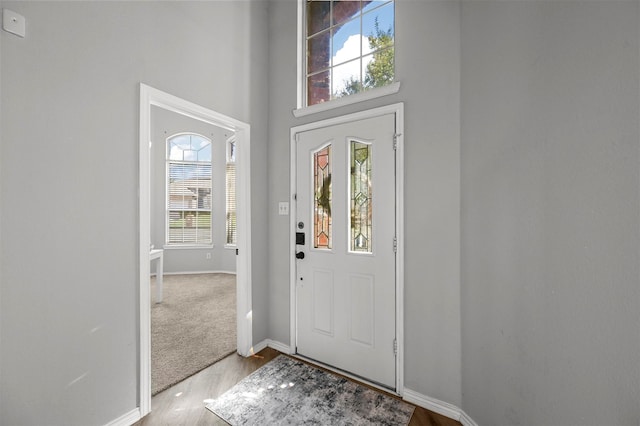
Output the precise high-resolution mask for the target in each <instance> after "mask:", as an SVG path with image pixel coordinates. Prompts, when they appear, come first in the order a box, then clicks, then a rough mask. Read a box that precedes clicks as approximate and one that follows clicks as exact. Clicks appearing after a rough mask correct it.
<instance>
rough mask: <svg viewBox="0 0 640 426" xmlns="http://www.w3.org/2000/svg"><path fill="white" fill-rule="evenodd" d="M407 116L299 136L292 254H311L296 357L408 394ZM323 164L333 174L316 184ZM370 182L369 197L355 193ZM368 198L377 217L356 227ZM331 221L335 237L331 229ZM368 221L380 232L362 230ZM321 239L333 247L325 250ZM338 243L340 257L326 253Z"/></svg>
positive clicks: (299, 269) (299, 267)
mask: <svg viewBox="0 0 640 426" xmlns="http://www.w3.org/2000/svg"><path fill="white" fill-rule="evenodd" d="M402 110H403V108H402V104H396V105H391V106H389V107H382V108H378V109H375V110H370V111H364V112H361V113H357V114H352V115H350V116H344V117H340V118H338V119H332V120H326V121H323V122H319V123H311V124H309V125H305V126H300V127H297V128H294V129H292V170H293V171H294V173H293V174H292V193H293V194H294V199H293V203H292V206H293V208H292V216H291V221H292V235H293V237H292V241H291V245H292V248H291V254H292V256H295V254H296V253H304V258H303V259H300V258H298V259H297V260H295V261H292V263H293V266H292V273H291V280H292V283H291V290H292V333H291V334H292V348H291V350H292V352H293V353H296V354H298V355H301V356H304V357H306V358H309V359H312V360H315V361H318V362H320V363H323V364H326V365H328V366H331V367H334V368H336V369H338V370H341V371H344V372H346V373H348V374H350V375H353V376H356V377H359V378H362V379H364V380H366V381H368V382H370V383H372V384H374V385H379V386H382V387H384V388H387V389H390V390H393V391H395V392H397V393H400V394H401V392H402V383H403V381H402V308H403V303H402V297H403V295H402V290H403V286H402V278H403V262H402V259H403V258H402V244H401V241H402V184H403V182H402V173H401V171H402V150H401V144H400V143H399V142H401V129H402ZM327 147H329V148H327ZM354 148H358V151H356V150H354ZM358 152H360V154H358ZM362 153H364V157H362V158H364V159H365V162H366V161H368V162H369V163H368V164H369V166H370V168H371V172H370V174H369V175H368V179H366V178H365V180H364V181H362V177H360V178H357V177H356V176H358V174H357V173H356V174H353V173H352V172H353V168H354V165H356V166H357V167H359V165H360V164H361V163H355V162H354V158H355V157H357V156H359V155H362ZM367 153H368V154H367ZM318 155H319V157H317V156H318ZM318 158H320V159H322V160H321V161H323V162H322V163H321V164H322V165H324V162H325V161H326V160H324V159H328V160H329V162H330V164H329V165H328V166H327V167H326V168H325V169H324V170H320V172H319V173H320V174H323V173H324V177H322V176H320V177H318V178H316V177H314V172H315V169H314V167H317V164H318V163H316V161H317V159H318ZM362 158H360V160H362ZM318 170H319V169H318ZM397 170H399V171H400V173H398V174H396V171H397ZM327 176H330V188H331V191H330V192H331V203H330V210H331V211H330V215H329V214H327V212H326V211H325V212H324V216H323V214H322V206H321V205H322V201H315V199H316V198H318V199H320V200H322V199H323V198H325V201H324V202H325V204H326V196H327V194H328V193H329V191H326V186H327V185H329V182H325V185H324V186H323V184H322V182H323V180H326V179H327ZM359 176H362V174H361V175H359ZM396 176H397V178H396ZM352 180H353V181H354V182H355V183H354V182H352ZM360 181H362V182H365V183H364V186H365V189H364V192H365V194H364V195H367V197H365V196H363V194H361V193H360V192H359V191H360V190H358V189H354V187H353V185H354V184H355V185H357V184H358V183H357V182H360ZM362 182H361V183H362ZM323 189H324V190H323ZM352 190H353V191H352ZM320 192H323V193H324V195H322V194H320ZM366 192H368V194H366ZM368 196H371V205H370V209H369V210H360V211H359V213H358V215H359V217H361V219H354V216H353V211H352V210H353V209H357V207H355V206H356V204H358V203H362V204H361V205H365V204H366V198H368ZM359 197H362V199H360V198H359ZM319 203H320V204H319ZM327 208H328V207H327V206H326V205H325V210H327ZM316 211H320V212H321V214H320V216H318V217H316V215H315V213H314V212H316ZM363 211H364V212H365V213H364V215H363ZM329 216H330V222H331V225H330V230H329V229H322V228H328V227H329V219H328V218H329ZM322 217H324V220H321V218H322ZM319 218H320V219H319ZM367 218H368V220H369V221H370V223H371V225H372V227H371V228H370V229H367V227H361V226H360V225H358V223H361V222H366V221H367ZM316 221H317V223H314V222H316ZM353 221H355V222H353ZM352 222H353V223H352ZM300 226H302V228H300ZM354 227H355V230H354ZM362 229H364V231H362ZM321 231H322V232H324V234H327V237H329V238H328V239H327V238H324V235H322V237H323V238H322V240H324V241H321V240H319V239H318V240H316V238H317V236H318V235H320V232H321ZM297 232H298V233H299V232H302V233H304V235H305V242H304V245H302V244H296V239H295V234H296V233H297ZM329 234H330V236H329ZM314 236H315V237H314ZM329 240H330V245H331V247H330V248H329V247H322V245H323V244H325V243H327V242H328V241H329ZM298 242H299V241H298ZM317 246H318V247H317ZM298 256H302V255H300V254H299V255H298Z"/></svg>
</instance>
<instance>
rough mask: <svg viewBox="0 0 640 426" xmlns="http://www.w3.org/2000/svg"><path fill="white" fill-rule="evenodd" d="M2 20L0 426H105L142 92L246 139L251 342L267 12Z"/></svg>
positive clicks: (225, 8) (196, 8) (132, 236)
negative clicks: (229, 125) (16, 31)
mask: <svg viewBox="0 0 640 426" xmlns="http://www.w3.org/2000/svg"><path fill="white" fill-rule="evenodd" d="M1 6H2V7H3V8H9V9H12V10H14V11H16V12H18V13H21V14H22V15H24V16H25V17H26V19H27V37H26V38H25V39H20V38H17V37H14V36H12V35H10V34H8V33H6V32H4V31H1V32H0V46H1V49H2V63H1V70H0V74H1V77H2V80H1V84H0V86H1V88H2V92H1V98H0V108H1V111H2V129H1V131H0V137H1V140H0V142H1V159H0V160H1V162H0V173H1V174H0V189H1V194H2V196H1V198H2V207H1V210H0V232H2V240H1V242H0V270H1V271H2V275H1V282H0V294H1V305H0V342H1V345H2V346H1V347H0V424H7V425H8V424H11V425H18V424H31V425H35V424H64V425H74V424H77V425H95V424H105V423H107V422H109V421H111V420H114V419H115V418H117V417H119V416H121V415H122V414H124V413H127V412H129V411H131V410H133V409H134V407H135V406H136V401H137V392H138V389H137V378H138V371H137V369H138V349H137V345H138V329H137V327H138V325H137V324H138V297H137V292H138V255H137V253H138V242H137V239H138V207H137V206H138V198H137V189H138V103H139V83H140V82H141V81H142V82H145V83H147V84H149V85H151V86H153V87H156V88H158V89H161V90H163V91H166V92H169V93H172V94H174V95H177V96H180V97H182V98H184V99H187V100H189V101H192V102H195V103H198V104H201V105H204V106H206V107H208V108H210V109H213V110H215V111H219V112H221V113H223V114H225V115H228V116H231V117H234V118H237V119H239V120H242V121H245V122H248V123H250V124H251V126H252V128H251V130H252V136H253V137H252V147H251V148H252V152H251V153H252V155H253V157H252V158H253V159H254V162H253V163H252V165H251V166H252V167H251V176H252V185H253V189H254V191H255V196H254V197H253V198H252V209H253V211H252V214H253V232H252V237H253V250H254V252H253V256H252V259H253V262H252V266H253V284H254V292H253V295H254V297H255V298H256V299H255V301H254V310H253V318H254V321H255V327H254V339H256V341H260V340H262V339H264V338H266V337H267V334H266V327H267V326H266V325H265V324H266V323H267V316H266V303H265V302H263V301H264V300H265V299H266V297H265V294H266V279H265V277H266V275H267V265H266V260H265V259H264V258H263V257H261V255H262V253H264V252H265V251H266V237H267V233H266V230H265V229H264V227H263V226H261V224H262V218H261V214H262V213H263V212H264V211H265V209H266V195H265V194H266V189H267V188H266V180H267V179H266V164H265V163H264V161H263V160H264V158H265V157H266V134H267V114H266V97H267V89H266V76H265V73H264V70H265V69H266V63H267V62H266V61H267V56H266V48H267V43H266V39H267V25H266V22H267V15H266V13H267V5H266V3H265V2H175V3H170V2H9V1H2V3H1ZM230 64H231V66H230ZM72 206H74V207H72Z"/></svg>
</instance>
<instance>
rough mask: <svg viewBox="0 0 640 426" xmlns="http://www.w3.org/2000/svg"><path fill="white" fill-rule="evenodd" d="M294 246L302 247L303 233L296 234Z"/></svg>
mask: <svg viewBox="0 0 640 426" xmlns="http://www.w3.org/2000/svg"><path fill="white" fill-rule="evenodd" d="M296 245H298V246H303V245H304V232H296Z"/></svg>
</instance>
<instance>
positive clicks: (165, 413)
mask: <svg viewBox="0 0 640 426" xmlns="http://www.w3.org/2000/svg"><path fill="white" fill-rule="evenodd" d="M278 355H280V352H278V351H276V350H274V349H271V348H267V349H264V350H263V351H260V352H258V353H257V354H256V355H254V356H252V357H249V358H243V357H241V356H239V355H237V354H234V355H229V356H228V357H226V358H224V359H223V360H221V361H219V362H217V363H216V364H214V365H212V366H211V367H208V368H206V369H204V370H202V371H201V372H199V373H197V374H195V375H193V376H191V377H189V378H187V379H186V380H184V381H182V382H180V383H178V384H177V385H175V386H173V387H170V388H169V389H167V390H165V391H163V392H160V393H159V394H157V395H156V396H154V397H153V398H152V399H151V413H150V414H149V415H147V416H146V417H145V418H143V419H142V420H140V421H139V422H137V423H135V426H151V425H172V426H174V425H175V426H179V425H184V426H192V425H202V426H205V425H214V426H218V425H220V426H222V425H226V424H227V423H226V422H224V421H223V420H221V419H220V418H218V417H217V416H216V415H215V414H213V413H212V412H210V411H209V410H207V409H206V408H205V407H204V404H205V403H204V401H205V400H207V399H213V398H217V397H218V396H220V395H222V394H223V393H225V392H226V391H227V390H229V389H230V388H231V387H233V385H235V384H236V383H238V382H239V381H240V380H242V379H243V378H245V377H246V376H248V375H249V374H251V373H252V372H253V371H255V370H257V369H258V368H260V367H261V366H263V365H264V364H266V363H267V362H269V361H271V360H272V359H273V358H275V357H276V356H278ZM409 426H461V425H460V423H458V422H457V421H455V420H451V419H449V418H447V417H444V416H441V415H440V414H437V413H434V412H431V411H429V410H425V409H424V408H421V407H416V410H415V412H414V414H413V417H412V418H411V422H410V423H409Z"/></svg>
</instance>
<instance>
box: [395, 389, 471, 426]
mask: <svg viewBox="0 0 640 426" xmlns="http://www.w3.org/2000/svg"><path fill="white" fill-rule="evenodd" d="M402 399H404V400H405V401H407V402H409V403H411V404H415V405H418V406H420V407H422V408H426V409H427V410H430V411H433V412H434V413H438V414H441V415H443V416H445V417H448V418H450V419H453V420H456V421H459V422H460V423H462V425H463V426H478V424H477V423H476V422H474V421H473V419H471V417H469V416H468V415H467V413H465V412H464V411H462V409H460V408H458V407H456V406H455V405H453V404H449V403H448V402H444V401H440V400H439V399H436V398H431V397H429V396H426V395H423V394H421V393H419V392H416V391H414V390H411V389H407V388H405V389H404V396H403V398H402Z"/></svg>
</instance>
